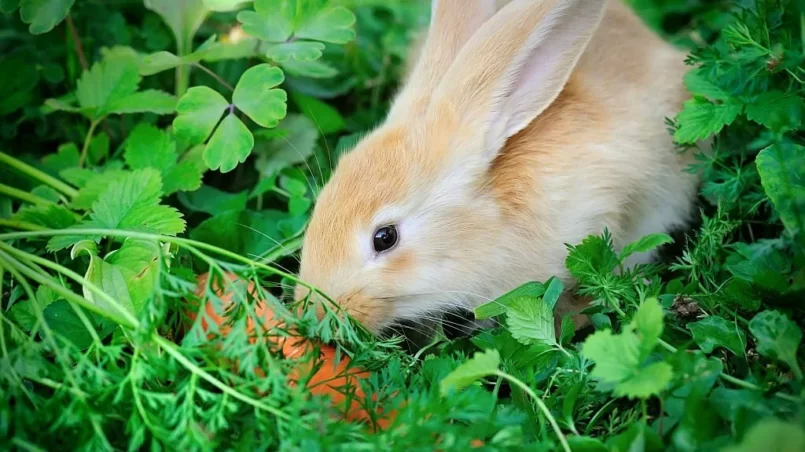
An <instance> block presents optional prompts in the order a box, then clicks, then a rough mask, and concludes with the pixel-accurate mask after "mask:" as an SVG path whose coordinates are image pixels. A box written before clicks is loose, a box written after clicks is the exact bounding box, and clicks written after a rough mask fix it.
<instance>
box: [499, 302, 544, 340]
mask: <svg viewBox="0 0 805 452" xmlns="http://www.w3.org/2000/svg"><path fill="white" fill-rule="evenodd" d="M506 324H507V325H508V327H509V331H510V332H511V334H512V337H514V338H515V339H517V341H518V342H520V343H521V344H525V345H531V344H534V343H537V342H547V343H551V344H555V343H556V330H555V325H554V319H553V310H552V309H551V308H550V307H549V306H548V305H547V304H546V303H545V302H544V301H543V300H542V299H540V298H530V297H519V298H516V299H514V300H512V301H511V303H509V308H508V310H507V311H506Z"/></svg>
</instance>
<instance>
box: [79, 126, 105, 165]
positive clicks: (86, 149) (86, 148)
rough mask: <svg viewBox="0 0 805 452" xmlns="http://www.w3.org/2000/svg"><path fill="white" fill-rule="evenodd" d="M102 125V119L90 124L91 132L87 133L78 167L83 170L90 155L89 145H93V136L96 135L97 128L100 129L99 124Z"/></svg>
mask: <svg viewBox="0 0 805 452" xmlns="http://www.w3.org/2000/svg"><path fill="white" fill-rule="evenodd" d="M100 123H101V120H100V119H96V120H94V121H92V122H91V123H90V124H89V131H87V136H86V137H84V146H83V147H81V157H79V159H78V167H79V168H83V167H84V162H86V161H87V154H88V153H89V145H90V143H92V135H94V134H95V128H97V127H98V124H100Z"/></svg>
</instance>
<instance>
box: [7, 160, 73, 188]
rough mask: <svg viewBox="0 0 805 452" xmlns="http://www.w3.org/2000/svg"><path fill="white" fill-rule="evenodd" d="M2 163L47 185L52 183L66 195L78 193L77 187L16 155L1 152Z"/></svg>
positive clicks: (52, 185)
mask: <svg viewBox="0 0 805 452" xmlns="http://www.w3.org/2000/svg"><path fill="white" fill-rule="evenodd" d="M0 163H3V164H6V165H8V166H10V167H11V168H14V169H15V170H17V171H19V172H20V173H22V174H25V175H26V176H29V177H31V178H33V179H36V180H38V181H39V182H42V183H43V184H45V185H50V186H51V187H53V188H54V189H56V190H58V191H60V192H62V193H64V194H65V195H67V196H69V197H71V198H75V197H76V196H77V195H78V190H76V189H75V188H73V187H71V186H69V185H67V184H65V183H64V182H62V181H60V180H58V179H56V178H55V177H53V176H51V175H49V174H47V173H44V172H42V171H40V170H38V169H36V168H34V167H33V166H31V165H28V164H25V163H22V162H21V161H19V160H17V159H15V158H14V157H12V156H10V155H8V154H6V153H4V152H0Z"/></svg>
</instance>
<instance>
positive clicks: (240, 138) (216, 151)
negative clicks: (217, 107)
mask: <svg viewBox="0 0 805 452" xmlns="http://www.w3.org/2000/svg"><path fill="white" fill-rule="evenodd" d="M252 148H254V136H253V135H252V133H251V132H250V131H249V129H248V128H247V127H246V125H245V124H243V122H242V121H241V120H240V119H239V118H238V117H237V116H235V115H233V114H229V115H227V116H226V117H225V118H224V120H223V121H221V124H220V125H219V126H218V128H217V129H216V130H215V133H214V134H213V135H212V138H210V141H209V143H207V147H206V148H204V161H205V162H206V163H207V166H209V168H210V169H214V170H220V171H221V172H222V173H227V172H229V171H232V170H233V169H235V167H236V166H238V164H239V163H242V162H244V161H245V160H246V157H248V156H249V154H250V153H251V152H252Z"/></svg>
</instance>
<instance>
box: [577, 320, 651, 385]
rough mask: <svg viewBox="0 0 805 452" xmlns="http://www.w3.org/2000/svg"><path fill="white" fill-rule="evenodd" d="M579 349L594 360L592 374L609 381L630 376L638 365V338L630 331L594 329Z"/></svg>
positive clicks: (619, 380) (621, 379)
mask: <svg viewBox="0 0 805 452" xmlns="http://www.w3.org/2000/svg"><path fill="white" fill-rule="evenodd" d="M581 351H582V353H583V354H584V356H586V357H587V358H589V359H591V360H593V361H595V367H594V368H593V371H592V376H593V377H594V378H597V379H599V380H602V381H605V382H609V383H619V382H621V381H624V380H626V379H628V378H630V377H631V376H632V375H633V374H634V373H635V371H636V370H637V369H638V366H639V365H640V339H639V338H638V337H637V335H635V334H633V333H631V332H627V333H625V334H618V335H615V334H612V331H610V330H604V331H596V332H595V333H594V334H593V335H591V336H589V337H588V338H587V340H585V341H584V346H583V347H582V349H581Z"/></svg>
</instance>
